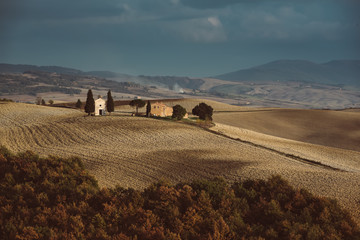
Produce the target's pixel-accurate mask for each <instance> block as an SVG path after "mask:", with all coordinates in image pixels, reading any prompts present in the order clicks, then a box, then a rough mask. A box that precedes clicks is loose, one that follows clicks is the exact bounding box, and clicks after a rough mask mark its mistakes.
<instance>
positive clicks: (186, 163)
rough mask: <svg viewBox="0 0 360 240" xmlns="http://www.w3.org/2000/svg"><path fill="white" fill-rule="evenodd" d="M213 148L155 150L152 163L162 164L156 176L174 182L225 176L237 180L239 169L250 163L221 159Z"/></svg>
mask: <svg viewBox="0 0 360 240" xmlns="http://www.w3.org/2000/svg"><path fill="white" fill-rule="evenodd" d="M218 155H219V154H218V153H217V152H216V151H213V150H164V151H156V152H153V154H152V156H149V155H148V156H149V157H150V158H152V159H157V160H155V161H153V162H152V164H154V165H157V166H160V167H159V169H158V170H157V171H156V172H155V174H154V176H155V177H156V178H158V179H166V180H169V181H171V182H173V183H175V182H178V181H190V180H193V179H198V178H213V177H216V176H221V177H224V178H225V179H227V180H237V178H238V174H237V172H238V170H239V169H241V168H243V167H245V166H248V165H250V163H249V162H243V161H241V160H238V161H235V160H221V159H218Z"/></svg>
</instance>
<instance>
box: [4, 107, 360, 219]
mask: <svg viewBox="0 0 360 240" xmlns="http://www.w3.org/2000/svg"><path fill="white" fill-rule="evenodd" d="M226 129H227V128H226V127H222V128H220V130H221V131H223V133H224V134H227V135H230V134H234V136H235V137H234V136H232V137H233V138H235V139H236V138H237V137H236V136H240V137H239V138H241V137H243V136H244V135H243V133H241V131H240V132H236V131H235V130H232V129H231V128H230V130H229V131H230V134H229V133H226V131H227V130H226ZM218 130H219V129H218ZM257 138H258V136H257V135H256V134H252V133H251V132H248V133H247V135H246V141H239V140H234V139H230V138H228V137H226V136H222V135H218V134H214V133H211V132H208V131H205V130H203V129H200V128H197V127H194V126H190V125H186V124H182V123H176V122H172V121H163V120H155V119H148V118H142V117H130V116H124V115H121V114H118V113H114V114H113V115H112V116H103V117H87V116H86V117H85V116H84V113H82V112H80V111H78V110H71V109H60V108H52V107H45V106H35V105H27V104H18V103H7V104H0V144H1V145H4V146H6V147H7V148H9V149H10V150H12V151H15V152H18V151H24V150H29V149H30V150H32V151H34V152H36V153H38V154H40V155H44V156H45V155H58V156H62V157H67V156H78V157H80V158H81V159H83V161H84V163H85V166H86V167H87V169H88V170H89V171H90V172H91V173H92V174H94V175H95V177H96V178H97V179H98V181H99V183H100V185H101V186H114V185H120V186H123V187H133V188H143V187H145V186H148V185H149V184H150V183H151V182H154V181H157V180H159V179H167V180H169V181H170V182H173V183H176V182H178V181H189V180H191V179H194V178H204V177H206V178H207V177H214V176H223V177H224V178H225V179H226V180H229V181H233V180H237V179H239V178H267V177H269V176H270V175H272V174H280V175H282V176H283V177H284V178H286V179H287V180H289V181H290V183H291V184H293V185H295V186H297V187H304V188H307V189H308V190H310V191H311V192H313V193H315V194H317V195H322V196H329V197H333V198H336V199H338V200H339V202H340V203H341V204H342V205H343V206H344V207H346V208H347V209H349V210H351V212H352V214H353V215H354V217H356V218H357V220H358V222H360V221H359V219H360V217H359V216H360V214H359V207H358V201H359V200H360V173H359V171H358V169H357V167H358V165H357V164H356V159H357V157H358V155H356V154H358V152H355V151H347V150H344V151H345V152H346V154H344V155H343V156H351V161H349V162H352V164H351V165H349V166H346V161H345V165H344V164H343V165H341V164H338V162H337V161H332V162H331V161H327V159H326V157H323V158H322V159H321V164H309V163H307V162H304V161H298V160H297V159H296V158H291V157H288V156H286V155H285V154H280V151H282V150H283V148H284V146H285V145H284V146H283V147H282V146H275V147H276V149H277V150H278V152H276V151H272V150H271V149H270V148H272V147H273V146H271V144H270V145H269V146H267V147H268V148H269V149H266V148H264V147H259V146H257V145H256V144H251V142H252V140H253V139H254V141H255V140H256V139H257ZM256 141H257V140H256ZM256 141H255V142H256ZM269 141H270V142H271V141H272V140H271V139H270V140H266V141H265V142H269ZM259 144H260V145H261V144H262V143H261V142H260V143H259ZM296 146H297V144H293V145H292V147H294V148H296ZM307 148H309V149H311V145H307ZM317 149H318V148H316V146H315V147H314V152H315V153H316V151H318V150H317ZM322 151H323V149H322ZM345 152H344V153H345ZM319 154H320V153H319ZM339 155H341V154H340V153H339ZM316 156H319V155H316V154H310V155H307V156H306V157H308V158H316ZM310 160H312V161H316V160H317V159H310ZM345 160H346V159H345ZM327 164H329V165H331V164H335V165H334V166H335V167H337V168H338V169H339V170H334V169H331V168H327V167H326V166H327Z"/></svg>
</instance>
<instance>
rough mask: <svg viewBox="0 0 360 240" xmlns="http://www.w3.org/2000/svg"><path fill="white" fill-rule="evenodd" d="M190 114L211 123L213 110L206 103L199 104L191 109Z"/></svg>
mask: <svg viewBox="0 0 360 240" xmlns="http://www.w3.org/2000/svg"><path fill="white" fill-rule="evenodd" d="M192 114H194V115H196V116H199V118H200V119H202V120H210V121H212V115H213V108H212V107H211V106H209V105H207V104H206V103H200V104H199V105H196V106H195V107H194V108H193V110H192Z"/></svg>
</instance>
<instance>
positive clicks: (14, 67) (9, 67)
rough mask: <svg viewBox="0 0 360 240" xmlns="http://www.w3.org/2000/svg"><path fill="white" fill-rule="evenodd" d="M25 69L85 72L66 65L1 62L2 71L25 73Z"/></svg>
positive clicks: (63, 72) (0, 68)
mask: <svg viewBox="0 0 360 240" xmlns="http://www.w3.org/2000/svg"><path fill="white" fill-rule="evenodd" d="M25 71H42V72H56V73H61V74H73V75H82V74H85V72H83V71H80V70H78V69H73V68H66V67H58V66H36V65H27V64H7V63H0V73H23V72H25Z"/></svg>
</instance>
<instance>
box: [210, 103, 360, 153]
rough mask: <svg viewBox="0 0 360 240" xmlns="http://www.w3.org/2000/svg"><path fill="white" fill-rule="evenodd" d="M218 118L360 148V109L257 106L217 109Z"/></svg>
mask: <svg viewBox="0 0 360 240" xmlns="http://www.w3.org/2000/svg"><path fill="white" fill-rule="evenodd" d="M214 121H215V122H219V123H222V124H226V125H230V126H234V127H239V128H244V129H248V130H251V131H255V132H259V133H264V134H267V135H271V136H277V137H281V138H286V139H292V140H296V141H301V142H307V143H313V144H319V145H324V146H329V147H336V148H343V149H349V150H355V151H359V152H360V112H343V111H331V110H302V109H297V110H294V109H264V110H257V109H254V110H248V111H246V110H244V111H242V112H233V113H215V114H214ZM359 155H360V153H359ZM359 157H360V156H359Z"/></svg>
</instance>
